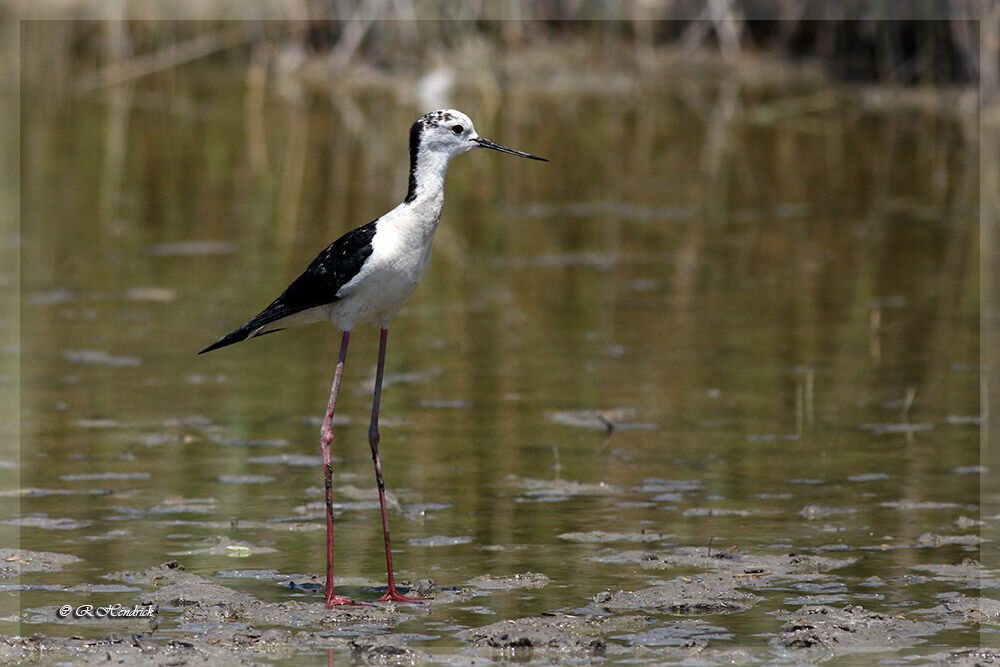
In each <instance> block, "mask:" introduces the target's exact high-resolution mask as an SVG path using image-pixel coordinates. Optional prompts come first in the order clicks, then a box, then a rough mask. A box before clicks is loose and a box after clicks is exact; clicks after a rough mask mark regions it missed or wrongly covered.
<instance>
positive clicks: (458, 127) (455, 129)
mask: <svg viewBox="0 0 1000 667" xmlns="http://www.w3.org/2000/svg"><path fill="white" fill-rule="evenodd" d="M451 131H452V132H454V133H455V134H462V132H464V131H465V128H464V127H462V126H461V125H452V126H451Z"/></svg>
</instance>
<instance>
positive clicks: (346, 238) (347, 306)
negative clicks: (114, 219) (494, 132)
mask: <svg viewBox="0 0 1000 667" xmlns="http://www.w3.org/2000/svg"><path fill="white" fill-rule="evenodd" d="M473 148H492V149H493V150H496V151H501V152H503V153H510V154H511V155H518V156H520V157H526V158H531V159H532V160H542V161H547V160H545V158H542V157H538V156H536V155H530V154H528V153H522V152H521V151H516V150H514V149H513V148H508V147H507V146H503V145H501V144H498V143H494V142H492V141H490V140H489V139H484V138H482V137H480V136H479V135H478V134H477V133H476V130H475V128H474V127H473V126H472V120H470V119H469V117H468V116H466V115H465V114H463V113H462V112H460V111H455V110H454V109H441V110H438V111H432V112H431V113H428V114H426V115H424V116H422V117H421V118H420V119H419V120H417V122H415V123H414V124H413V126H412V127H411V128H410V182H409V188H408V189H407V191H406V198H405V199H404V200H403V203H401V204H400V205H399V206H397V207H396V208H394V209H392V210H391V211H389V212H388V213H386V214H385V215H383V216H382V217H380V218H376V219H375V220H373V221H371V222H369V223H368V224H367V225H362V226H361V227H358V228H357V229H355V230H353V231H350V232H347V233H346V234H344V235H343V236H341V237H340V238H339V239H337V240H336V241H334V242H333V243H331V244H330V245H329V246H327V247H326V249H324V250H323V252H321V253H320V254H319V256H317V257H316V259H314V260H313V261H312V263H311V264H310V265H309V267H308V268H307V269H306V270H305V271H304V272H303V273H302V275H300V276H299V277H298V278H296V279H295V280H294V281H293V282H292V284H291V285H289V286H288V288H287V289H286V290H285V291H284V292H282V293H281V295H280V296H279V297H278V298H277V299H275V300H274V301H273V302H271V305H269V306H268V307H267V308H265V309H264V310H262V311H261V312H260V313H259V314H258V315H257V316H256V317H254V318H253V319H252V320H250V321H249V322H247V323H246V324H244V325H243V326H241V327H240V328H239V329H236V330H235V331H232V332H231V333H228V334H226V335H225V336H223V337H222V338H220V339H219V340H218V341H216V342H214V343H212V344H211V345H209V346H208V347H206V348H205V349H204V350H202V351H201V352H200V353H199V354H203V353H205V352H211V351H212V350H216V349H218V348H220V347H225V346H226V345H232V344H233V343H239V342H240V341H243V340H246V339H247V338H253V337H254V336H260V335H263V334H266V333H272V332H275V331H280V330H281V329H287V328H288V327H292V326H297V325H300V324H310V323H312V322H320V321H324V320H328V321H330V322H332V323H333V324H334V325H335V326H337V327H338V328H339V329H340V330H341V331H342V332H343V333H342V335H341V339H340V355H339V356H338V357H337V367H336V370H335V372H334V375H333V387H332V389H331V390H330V402H329V404H328V405H327V409H326V418H325V419H324V420H323V426H322V427H321V428H320V447H321V449H322V451H323V480H324V485H325V488H326V606H327V608H331V607H332V606H333V605H335V604H354V603H353V602H352V601H351V600H349V599H347V598H344V597H341V596H339V595H335V594H334V592H333V481H332V467H331V465H330V443H331V442H332V441H333V425H332V424H333V413H334V410H335V408H336V405H337V393H338V391H339V390H340V380H341V377H342V376H343V372H344V360H345V359H346V358H347V343H348V341H349V340H350V337H351V331H352V330H353V329H354V327H355V325H357V324H361V323H365V322H372V323H374V324H377V325H379V327H381V335H380V337H379V347H378V366H377V370H376V372H375V395H374V398H373V400H372V417H371V426H370V427H369V429H368V443H369V445H370V446H371V452H372V461H373V462H374V463H375V481H376V482H377V484H378V497H379V504H380V506H381V510H382V532H383V535H384V536H385V561H386V573H387V577H388V582H389V587H388V590H387V591H386V594H385V595H383V596H382V597H381V598H379V601H380V602H381V601H385V600H394V601H399V602H414V601H418V598H409V597H406V596H404V595H401V594H400V593H399V592H397V591H396V582H395V578H394V577H393V571H392V549H391V547H390V545H389V520H388V517H387V515H386V509H385V484H384V483H383V481H382V463H381V460H380V459H379V454H378V444H379V433H378V413H379V401H380V399H381V395H382V375H383V370H384V368H385V346H386V339H387V337H388V334H389V322H390V321H391V320H392V318H393V316H394V315H395V314H396V312H397V311H398V310H399V309H400V308H401V307H402V305H403V304H404V303H405V302H406V300H407V299H408V298H410V295H411V294H413V290H414V289H416V287H417V283H419V282H420V279H421V278H422V277H423V275H424V272H425V271H427V265H428V264H429V263H430V259H431V239H432V238H433V236H434V231H435V230H436V229H437V226H438V223H439V222H440V220H441V206H442V204H443V203H444V178H445V174H446V173H447V171H448V162H449V161H450V160H451V159H452V158H453V157H455V156H456V155H461V154H462V153H465V152H466V151H469V150H472V149H473Z"/></svg>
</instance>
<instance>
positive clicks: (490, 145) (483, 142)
mask: <svg viewBox="0 0 1000 667" xmlns="http://www.w3.org/2000/svg"><path fill="white" fill-rule="evenodd" d="M473 141H474V142H476V143H477V144H479V145H480V146H481V147H483V148H492V149H493V150H495V151H500V152H501V153H510V154H511V155H516V156H518V157H526V158H529V159H531V160H541V161H542V162H548V160H547V159H546V158H543V157H538V156H537V155H532V154H531V153H522V152H521V151H516V150H514V149H513V148H507V147H506V146H504V145H503V144H498V143H497V142H495V141H490V140H489V139H483V138H482V137H475V138H473Z"/></svg>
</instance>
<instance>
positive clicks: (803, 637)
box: [776, 605, 941, 659]
mask: <svg viewBox="0 0 1000 667" xmlns="http://www.w3.org/2000/svg"><path fill="white" fill-rule="evenodd" d="M784 615H786V616H787V617H788V621H787V622H786V623H785V625H784V627H783V628H782V630H781V634H780V635H779V636H778V639H777V640H776V642H777V643H778V644H779V645H781V646H783V647H785V648H789V649H801V650H804V651H806V652H808V653H815V654H820V655H824V654H828V655H835V654H843V653H859V652H866V651H886V650H894V649H900V648H904V647H909V646H915V645H917V644H920V643H923V642H924V641H926V639H925V638H926V637H927V636H929V635H933V634H934V633H935V632H937V631H939V630H940V629H941V625H940V624H938V623H932V622H929V621H914V620H910V619H906V618H901V617H898V616H890V615H888V614H879V613H876V612H873V611H868V610H867V609H865V608H864V607H861V606H852V605H848V606H846V607H844V608H842V609H838V608H836V607H830V606H825V605H820V606H807V607H803V608H802V609H800V610H798V611H796V612H792V613H786V614H784ZM820 655H817V656H815V657H812V658H810V659H821V657H820Z"/></svg>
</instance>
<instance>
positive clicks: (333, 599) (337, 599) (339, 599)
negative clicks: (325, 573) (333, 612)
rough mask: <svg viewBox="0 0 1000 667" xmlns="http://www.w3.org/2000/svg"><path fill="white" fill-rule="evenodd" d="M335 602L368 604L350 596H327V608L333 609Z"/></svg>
mask: <svg viewBox="0 0 1000 667" xmlns="http://www.w3.org/2000/svg"><path fill="white" fill-rule="evenodd" d="M335 604H352V605H358V606H365V607H366V606H368V603H367V602H355V601H354V600H352V599H350V598H345V597H341V596H339V595H330V596H328V597H327V598H326V608H327V609H333V605H335Z"/></svg>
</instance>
